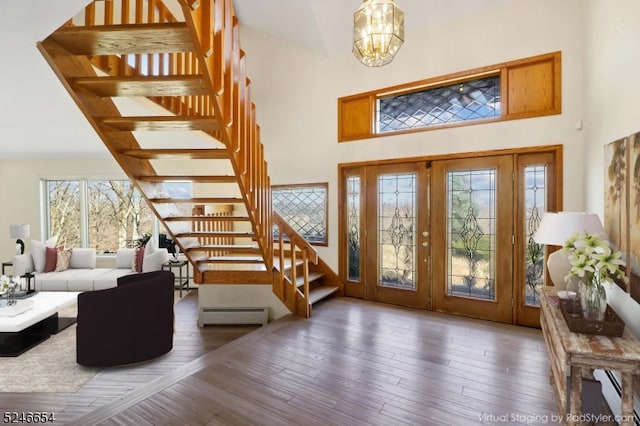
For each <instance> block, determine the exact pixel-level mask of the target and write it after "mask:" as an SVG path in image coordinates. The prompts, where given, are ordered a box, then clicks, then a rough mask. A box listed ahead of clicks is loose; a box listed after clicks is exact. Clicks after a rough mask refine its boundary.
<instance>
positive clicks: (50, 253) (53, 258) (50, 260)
mask: <svg viewBox="0 0 640 426" xmlns="http://www.w3.org/2000/svg"><path fill="white" fill-rule="evenodd" d="M62 250H64V247H63V246H58V247H45V264H44V272H52V271H55V270H56V265H57V262H58V252H59V251H62Z"/></svg>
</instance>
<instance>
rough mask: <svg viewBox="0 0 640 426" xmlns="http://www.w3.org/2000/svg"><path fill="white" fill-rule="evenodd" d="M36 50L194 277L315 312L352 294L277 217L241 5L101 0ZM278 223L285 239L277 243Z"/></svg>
mask: <svg viewBox="0 0 640 426" xmlns="http://www.w3.org/2000/svg"><path fill="white" fill-rule="evenodd" d="M38 46H39V49H40V51H41V52H42V54H43V55H44V57H45V58H46V60H47V61H48V62H49V64H50V65H51V67H52V68H53V70H54V71H55V73H56V74H57V75H58V77H59V78H60V80H61V81H62V83H63V84H64V86H65V87H66V89H67V90H68V91H69V93H70V94H71V96H72V97H73V99H74V101H75V102H76V104H77V105H78V107H79V108H80V110H81V111H82V112H83V114H84V115H85V117H86V118H87V120H88V121H89V123H91V125H92V126H93V128H94V129H95V131H96V132H97V134H98V135H99V136H100V138H101V139H102V141H103V142H104V144H105V146H106V147H107V148H108V149H109V151H110V152H111V154H112V156H113V157H114V159H115V160H116V161H117V162H118V164H119V165H120V166H121V168H122V169H123V170H124V172H125V173H126V174H127V175H128V177H129V179H130V180H131V181H132V182H133V183H134V185H136V187H137V188H138V190H139V191H140V192H141V194H142V195H143V197H144V198H145V199H146V200H147V203H148V204H149V206H150V207H151V209H152V211H153V212H154V214H155V215H156V216H157V217H158V219H159V220H160V221H161V222H162V224H163V225H164V227H165V228H166V229H167V233H168V234H169V235H170V237H171V238H173V239H174V241H176V243H177V244H178V246H179V247H180V249H181V251H182V252H183V253H184V254H185V256H186V257H187V259H188V260H189V262H190V263H191V264H192V265H193V270H194V281H195V282H196V283H198V284H235V283H244V284H269V285H272V286H273V291H274V293H275V294H276V295H278V297H280V299H281V300H282V301H283V302H284V303H285V305H286V306H287V307H288V308H289V309H290V310H291V311H292V312H294V313H296V314H298V315H302V316H305V317H308V316H309V315H310V314H311V304H312V303H314V302H315V301H317V300H320V299H321V298H322V297H321V296H323V295H324V296H327V295H329V294H334V293H337V294H341V293H342V290H343V286H342V283H341V281H340V280H339V278H338V277H337V276H336V274H335V273H334V272H333V271H331V269H330V268H328V267H327V266H326V264H324V262H322V261H321V260H320V259H319V258H318V255H317V253H316V251H315V250H314V249H313V247H312V246H310V245H309V244H308V242H306V241H305V240H304V238H302V237H300V236H299V235H297V234H296V233H295V231H293V230H292V229H291V228H290V227H289V226H288V225H287V224H286V223H284V221H282V220H281V218H280V217H279V216H277V215H275V217H276V220H274V214H273V212H272V207H271V189H270V180H269V175H268V173H267V164H266V161H265V160H264V146H263V145H262V143H261V141H260V127H259V126H258V125H257V123H256V119H255V105H254V104H253V103H252V101H251V93H250V81H249V79H248V78H247V76H246V72H245V54H244V52H243V51H242V50H241V49H240V47H239V23H238V20H237V18H236V16H235V13H234V10H233V3H232V1H231V0H166V1H164V2H163V1H160V0H96V1H94V2H92V3H90V4H89V5H88V6H87V7H86V8H85V9H84V10H83V11H81V12H80V13H79V14H78V15H76V16H75V17H73V18H72V19H70V20H69V21H68V22H67V23H66V24H64V25H63V26H62V27H60V28H59V29H58V30H56V31H55V32H54V33H53V34H51V35H50V36H49V37H48V38H47V39H45V40H44V41H42V42H41V43H39V45H38ZM176 181H187V182H191V183H192V194H191V197H190V198H176V197H172V196H170V195H169V194H170V192H169V189H168V184H169V183H170V182H176ZM220 211H225V212H226V213H225V214H218V213H219V212H220ZM274 223H275V225H276V226H277V228H278V229H279V233H278V234H277V235H279V236H280V238H286V241H285V240H280V241H278V242H274V240H273V233H272V230H273V225H274ZM274 255H277V259H278V261H277V262H276V263H274ZM285 255H286V256H287V258H288V259H290V260H288V261H286V260H285V259H286V258H285V257H284V256H285ZM294 283H295V284H294ZM318 283H322V284H320V285H318ZM316 288H317V289H316Z"/></svg>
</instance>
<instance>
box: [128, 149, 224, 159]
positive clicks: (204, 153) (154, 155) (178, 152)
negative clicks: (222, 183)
mask: <svg viewBox="0 0 640 426" xmlns="http://www.w3.org/2000/svg"><path fill="white" fill-rule="evenodd" d="M121 154H122V155H127V156H130V157H135V158H140V159H146V160H162V159H190V160H198V159H206V160H224V159H228V158H229V152H228V151H227V150H226V149H225V148H216V149H203V148H163V149H129V150H125V151H122V152H121Z"/></svg>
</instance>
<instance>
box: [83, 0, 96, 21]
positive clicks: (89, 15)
mask: <svg viewBox="0 0 640 426" xmlns="http://www.w3.org/2000/svg"><path fill="white" fill-rule="evenodd" d="M95 23H96V4H95V3H94V2H91V3H89V4H88V5H87V7H85V8H84V25H85V26H87V27H89V26H92V25H95Z"/></svg>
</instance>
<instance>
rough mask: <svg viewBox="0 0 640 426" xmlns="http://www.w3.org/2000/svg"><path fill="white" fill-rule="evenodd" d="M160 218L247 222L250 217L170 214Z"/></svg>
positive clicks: (167, 219)
mask: <svg viewBox="0 0 640 426" xmlns="http://www.w3.org/2000/svg"><path fill="white" fill-rule="evenodd" d="M162 220H164V221H167V222H186V221H188V222H192V221H203V222H205V221H206V222H248V221H250V220H251V218H249V216H172V217H165V218H163V219H162Z"/></svg>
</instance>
